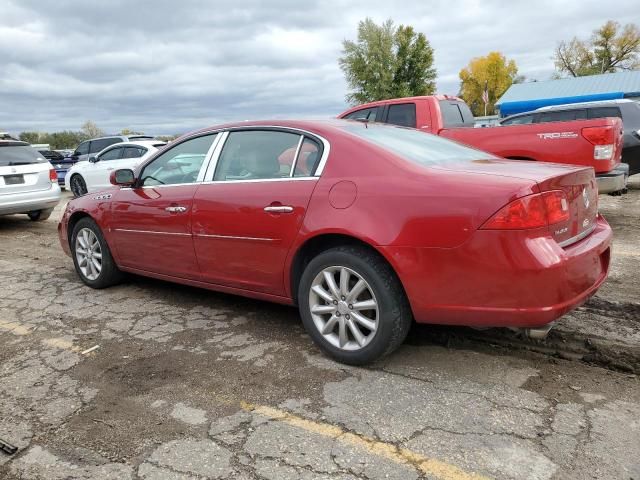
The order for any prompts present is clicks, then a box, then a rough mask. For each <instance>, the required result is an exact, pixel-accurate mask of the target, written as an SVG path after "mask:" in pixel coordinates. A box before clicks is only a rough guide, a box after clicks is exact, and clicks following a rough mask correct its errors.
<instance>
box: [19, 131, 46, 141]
mask: <svg viewBox="0 0 640 480" xmlns="http://www.w3.org/2000/svg"><path fill="white" fill-rule="evenodd" d="M40 135H41V134H40V132H22V133H21V134H20V135H19V136H18V138H19V139H20V140H22V141H23V142H27V143H44V142H41V141H40Z"/></svg>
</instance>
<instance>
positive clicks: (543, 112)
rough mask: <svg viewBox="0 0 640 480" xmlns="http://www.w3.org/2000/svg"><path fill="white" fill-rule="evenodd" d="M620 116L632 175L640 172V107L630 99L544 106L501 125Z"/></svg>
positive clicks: (625, 160) (624, 157) (624, 153)
mask: <svg viewBox="0 0 640 480" xmlns="http://www.w3.org/2000/svg"><path fill="white" fill-rule="evenodd" d="M604 117H618V118H620V119H622V125H623V129H624V137H623V144H622V162H623V163H626V164H627V165H629V174H630V175H635V174H636V173H640V104H639V103H638V102H634V101H633V100H629V99H622V100H604V101H600V102H586V103H572V104H567V105H553V106H549V107H542V108H538V109H537V110H534V111H533V112H527V113H519V114H517V115H511V116H510V117H507V118H505V119H503V120H501V121H500V124H501V125H523V124H531V123H547V122H564V121H568V120H583V119H586V118H589V119H592V118H604Z"/></svg>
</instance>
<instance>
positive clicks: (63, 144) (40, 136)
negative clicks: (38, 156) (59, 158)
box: [19, 130, 87, 150]
mask: <svg viewBox="0 0 640 480" xmlns="http://www.w3.org/2000/svg"><path fill="white" fill-rule="evenodd" d="M19 138H20V140H22V141H23V142H29V143H47V144H49V146H50V148H51V149H52V150H59V149H63V148H75V147H76V146H77V145H78V144H79V143H80V142H82V141H83V140H86V138H87V137H86V135H85V134H84V133H83V132H73V131H71V130H64V131H62V132H53V133H45V132H22V133H21V134H20V136H19Z"/></svg>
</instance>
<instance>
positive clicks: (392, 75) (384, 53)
mask: <svg viewBox="0 0 640 480" xmlns="http://www.w3.org/2000/svg"><path fill="white" fill-rule="evenodd" d="M342 45H343V48H344V50H343V52H342V53H343V56H342V57H341V58H340V59H338V63H339V65H340V68H341V69H342V71H343V72H344V74H345V77H346V79H347V83H348V84H349V87H350V88H351V89H352V92H351V93H349V94H348V95H347V101H349V102H350V103H352V104H358V103H365V102H372V101H376V100H384V99H388V98H396V97H407V96H414V95H430V94H432V93H433V92H434V91H435V79H436V71H435V69H434V68H433V49H432V48H431V45H430V44H429V41H428V40H427V38H426V37H425V35H424V34H423V33H416V32H415V31H414V29H413V27H411V26H404V25H400V26H399V27H397V28H396V27H395V26H394V24H393V21H392V20H390V19H389V20H387V21H386V22H384V23H383V24H382V25H377V24H376V23H375V22H374V21H373V20H371V19H370V18H366V19H365V20H363V21H361V22H360V23H359V24H358V39H357V41H356V42H353V41H351V40H345V41H344V42H343V43H342Z"/></svg>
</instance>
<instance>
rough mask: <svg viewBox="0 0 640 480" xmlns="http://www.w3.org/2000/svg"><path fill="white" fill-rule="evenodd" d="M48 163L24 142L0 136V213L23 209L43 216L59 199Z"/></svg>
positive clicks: (35, 217)
mask: <svg viewBox="0 0 640 480" xmlns="http://www.w3.org/2000/svg"><path fill="white" fill-rule="evenodd" d="M60 195H61V194H60V187H59V186H58V177H57V175H56V171H55V170H54V169H53V167H52V166H51V164H50V163H49V162H48V161H47V160H46V159H45V158H43V157H42V155H41V154H40V153H39V152H38V151H37V150H35V149H34V148H32V147H31V145H29V144H28V143H25V142H19V141H17V140H0V215H11V214H14V213H26V214H27V215H28V216H29V218H30V219H31V220H33V221H38V220H46V219H47V218H49V216H50V215H51V212H52V211H53V209H54V207H55V206H56V205H57V204H58V202H59V201H60Z"/></svg>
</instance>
